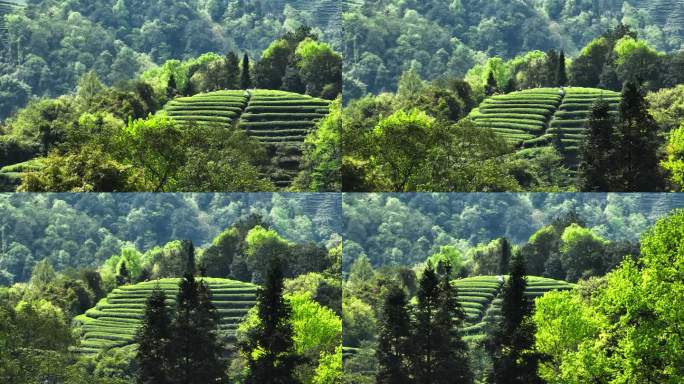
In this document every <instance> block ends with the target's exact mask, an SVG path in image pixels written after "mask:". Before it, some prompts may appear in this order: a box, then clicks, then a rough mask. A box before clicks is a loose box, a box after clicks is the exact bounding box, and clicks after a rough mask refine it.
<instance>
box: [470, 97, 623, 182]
mask: <svg viewBox="0 0 684 384" xmlns="http://www.w3.org/2000/svg"><path fill="white" fill-rule="evenodd" d="M599 98H603V99H604V100H605V101H607V102H608V103H609V104H610V105H611V109H612V110H613V113H615V114H617V108H618V104H619V103H620V94H619V93H618V92H614V91H608V90H603V89H596V88H580V87H566V88H562V89H561V88H536V89H527V90H524V91H518V92H511V93H509V94H505V95H496V96H492V97H489V98H487V99H485V101H484V102H482V104H481V105H480V107H479V108H478V109H476V110H474V111H473V112H472V113H471V116H472V117H473V119H474V120H475V122H476V124H477V126H479V127H483V128H487V129H492V130H493V131H495V132H496V133H498V134H500V135H502V136H503V137H504V138H505V139H506V141H508V142H509V143H511V144H513V145H514V146H516V147H518V148H534V147H543V146H549V145H555V146H557V147H558V148H559V149H560V151H561V154H563V155H564V156H565V158H566V162H567V164H568V165H569V166H570V167H572V168H574V167H576V166H577V162H578V158H577V155H578V150H579V145H580V143H581V141H582V140H583V138H584V135H585V130H586V123H587V118H588V115H589V113H590V111H591V106H592V105H593V103H594V102H595V101H596V100H598V99H599Z"/></svg>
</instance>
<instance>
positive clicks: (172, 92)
mask: <svg viewBox="0 0 684 384" xmlns="http://www.w3.org/2000/svg"><path fill="white" fill-rule="evenodd" d="M176 95H178V85H177V84H176V76H174V75H173V73H172V74H171V76H169V82H168V83H167V84H166V98H167V99H169V100H171V99H173V98H174V97H176Z"/></svg>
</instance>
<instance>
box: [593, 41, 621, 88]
mask: <svg viewBox="0 0 684 384" xmlns="http://www.w3.org/2000/svg"><path fill="white" fill-rule="evenodd" d="M616 56H617V54H616V53H615V52H612V51H611V52H610V53H609V54H608V56H607V57H606V61H605V63H604V64H603V67H602V69H601V74H600V75H599V84H598V87H599V88H603V89H610V90H612V91H619V90H620V87H621V86H622V83H621V82H620V79H619V78H618V74H617V66H616V64H615V60H616Z"/></svg>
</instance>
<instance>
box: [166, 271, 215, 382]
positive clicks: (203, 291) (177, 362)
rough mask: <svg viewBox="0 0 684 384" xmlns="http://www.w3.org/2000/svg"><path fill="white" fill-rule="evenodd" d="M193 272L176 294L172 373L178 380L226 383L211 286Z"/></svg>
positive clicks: (173, 379)
mask: <svg viewBox="0 0 684 384" xmlns="http://www.w3.org/2000/svg"><path fill="white" fill-rule="evenodd" d="M201 285H202V284H199V283H198V282H197V281H196V280H195V277H194V276H193V275H192V274H189V273H188V274H185V276H184V277H183V279H182V280H181V282H180V284H179V291H178V296H177V297H176V318H175V319H174V322H173V325H172V337H171V345H172V346H173V348H171V352H170V353H169V360H170V364H169V365H170V377H171V379H172V383H174V384H206V383H224V382H225V378H224V377H223V367H224V363H223V362H222V361H221V357H220V353H221V350H220V348H217V347H216V345H217V344H218V341H217V336H216V333H215V332H216V330H217V322H216V317H215V316H216V314H215V312H214V311H215V310H212V308H213V307H212V306H211V302H210V301H209V300H210V294H209V293H208V288H206V287H201Z"/></svg>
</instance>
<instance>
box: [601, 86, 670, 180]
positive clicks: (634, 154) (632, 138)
mask: <svg viewBox="0 0 684 384" xmlns="http://www.w3.org/2000/svg"><path fill="white" fill-rule="evenodd" d="M615 137H616V142H617V145H615V151H614V152H613V156H612V159H611V161H612V163H613V164H615V166H616V167H617V169H616V170H615V172H614V175H613V179H612V182H611V184H612V185H611V188H610V190H611V191H620V192H639V191H653V192H657V191H661V190H662V189H663V188H664V181H663V177H662V174H661V171H660V166H659V161H658V148H659V147H660V139H659V137H658V124H657V123H656V122H655V120H654V119H653V116H651V114H650V113H649V112H648V103H647V102H646V100H645V98H644V94H643V93H642V90H641V87H639V85H638V84H637V83H636V82H632V81H628V82H626V83H625V85H624V87H623V89H622V99H621V101H620V121H619V123H618V124H617V129H616V132H615Z"/></svg>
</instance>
